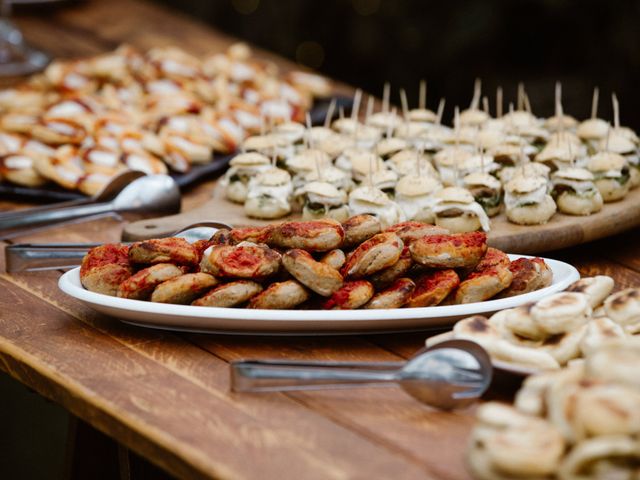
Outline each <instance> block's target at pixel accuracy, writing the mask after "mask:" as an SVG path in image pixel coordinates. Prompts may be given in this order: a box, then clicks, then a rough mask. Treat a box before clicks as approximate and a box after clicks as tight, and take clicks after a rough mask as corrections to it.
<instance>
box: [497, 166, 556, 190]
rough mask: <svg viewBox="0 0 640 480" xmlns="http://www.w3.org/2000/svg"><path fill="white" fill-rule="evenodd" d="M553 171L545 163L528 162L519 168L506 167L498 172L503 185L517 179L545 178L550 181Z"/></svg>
mask: <svg viewBox="0 0 640 480" xmlns="http://www.w3.org/2000/svg"><path fill="white" fill-rule="evenodd" d="M550 174H551V169H550V168H549V167H548V166H546V165H545V164H544V163H538V162H527V163H523V164H522V165H520V166H517V167H504V168H503V169H502V170H500V171H499V172H498V178H499V179H500V181H501V182H502V184H503V185H505V184H507V183H509V182H510V181H511V180H512V179H513V178H515V177H544V178H545V179H547V180H548V179H549V175H550Z"/></svg>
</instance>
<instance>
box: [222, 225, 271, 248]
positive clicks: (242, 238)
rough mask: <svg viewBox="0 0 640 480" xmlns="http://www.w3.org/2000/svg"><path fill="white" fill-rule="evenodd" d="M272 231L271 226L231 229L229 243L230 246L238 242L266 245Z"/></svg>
mask: <svg viewBox="0 0 640 480" xmlns="http://www.w3.org/2000/svg"><path fill="white" fill-rule="evenodd" d="M272 230H273V227H272V226H267V227H244V228H233V229H231V231H230V232H229V241H230V242H231V244H232V245H233V244H238V243H240V242H253V243H268V242H269V238H270V237H271V231H272Z"/></svg>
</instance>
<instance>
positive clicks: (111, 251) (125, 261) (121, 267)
mask: <svg viewBox="0 0 640 480" xmlns="http://www.w3.org/2000/svg"><path fill="white" fill-rule="evenodd" d="M128 253H129V247H127V246H126V245H121V244H114V243H107V244H105V245H101V246H99V247H95V248H92V249H91V250H89V252H88V253H87V254H86V255H85V256H84V258H83V259H82V265H81V266H80V281H81V283H82V286H83V287H84V288H86V289H87V290H89V291H91V292H96V293H103V294H105V295H111V296H115V295H116V294H117V292H118V287H119V286H120V284H121V283H122V282H124V281H125V280H126V279H127V278H129V277H130V276H131V273H132V269H131V266H130V265H129V257H128Z"/></svg>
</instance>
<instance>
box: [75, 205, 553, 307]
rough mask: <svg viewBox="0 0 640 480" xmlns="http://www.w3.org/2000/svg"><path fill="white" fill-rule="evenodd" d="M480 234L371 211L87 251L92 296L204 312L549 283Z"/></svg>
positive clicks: (544, 269)
mask: <svg viewBox="0 0 640 480" xmlns="http://www.w3.org/2000/svg"><path fill="white" fill-rule="evenodd" d="M486 240H487V237H486V234H485V233H484V232H469V233H457V234H450V233H448V231H446V230H444V229H442V228H441V227H436V226H433V225H430V224H426V223H420V222H404V223H400V224H396V225H393V226H391V227H389V228H386V229H385V228H383V227H382V224H381V222H380V220H379V219H378V218H376V217H374V216H371V215H359V216H355V217H352V218H349V219H347V220H346V221H345V222H344V223H342V224H341V223H340V222H338V221H336V220H332V219H324V220H312V221H301V222H284V223H280V224H275V225H270V226H267V227H249V228H234V229H231V230H219V231H217V232H216V233H215V234H214V235H213V237H211V239H209V240H200V241H197V242H195V243H194V244H190V243H188V242H187V241H186V240H184V239H181V238H163V239H155V240H147V241H141V242H136V243H133V244H132V245H131V246H128V245H124V244H106V245H102V246H99V247H96V248H94V249H92V250H91V251H89V253H88V254H87V255H86V256H85V258H84V259H83V261H82V266H81V268H80V280H81V282H82V285H83V286H84V287H85V288H86V289H88V290H90V291H93V292H98V293H102V294H106V295H113V296H118V297H122V298H127V299H133V300H150V301H152V302H159V303H173V304H191V305H195V306H204V307H244V306H246V307H248V308H260V309H294V308H306V309H357V308H370V309H380V308H385V309H386V308H400V307H428V306H434V305H440V304H461V303H472V302H481V301H484V300H488V299H490V298H493V297H496V296H500V297H508V296H514V295H519V294H523V293H527V292H530V291H533V290H536V289H539V288H543V287H545V286H547V285H549V284H550V283H551V281H552V272H551V270H550V269H549V268H548V266H547V265H546V264H545V262H544V260H542V259H539V258H534V259H530V258H520V259H518V260H515V261H513V262H511V261H510V259H509V257H508V256H507V255H506V254H505V253H503V252H501V251H500V250H496V249H494V248H489V247H487V243H486Z"/></svg>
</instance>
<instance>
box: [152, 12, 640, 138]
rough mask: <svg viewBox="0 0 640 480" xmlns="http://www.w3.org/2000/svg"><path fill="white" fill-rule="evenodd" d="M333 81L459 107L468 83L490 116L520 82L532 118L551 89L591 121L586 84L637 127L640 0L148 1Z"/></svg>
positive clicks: (606, 109)
mask: <svg viewBox="0 0 640 480" xmlns="http://www.w3.org/2000/svg"><path fill="white" fill-rule="evenodd" d="M156 1H158V2H160V3H163V4H165V5H169V6H171V7H173V8H176V9H180V10H182V11H184V12H186V13H188V14H191V15H194V16H196V17H198V18H199V19H201V20H202V21H204V22H207V23H209V24H211V25H212V26H214V27H215V28H217V29H220V30H223V31H225V32H227V33H229V34H231V35H233V36H236V37H239V38H242V39H246V40H248V41H250V42H251V43H254V44H256V45H260V46H261V47H264V48H267V49H269V50H272V51H274V52H277V53H279V54H281V55H283V56H285V57H288V58H290V59H293V60H296V61H298V62H299V63H301V64H304V65H307V66H310V67H313V68H316V69H318V70H320V71H321V72H323V73H325V74H327V75H329V76H330V77H333V78H336V79H340V80H343V81H345V82H348V83H350V84H352V85H355V86H359V87H362V88H364V89H365V90H366V91H369V92H373V93H376V94H378V95H379V96H381V95H382V86H383V84H384V82H385V81H390V82H391V84H392V88H393V92H394V96H395V98H394V100H395V102H396V103H397V104H399V103H400V102H399V97H398V88H400V87H404V88H406V89H407V90H408V93H409V101H410V102H411V103H413V104H415V102H417V96H418V83H419V81H420V79H421V78H425V79H427V81H428V85H429V89H428V99H427V103H428V106H429V107H430V108H432V109H434V110H435V108H436V106H437V102H438V98H439V97H442V96H444V97H446V98H447V109H446V118H450V116H451V114H452V112H453V106H454V105H456V104H459V105H461V106H467V105H468V103H469V101H470V99H471V95H472V88H473V80H474V78H475V77H480V78H481V79H482V81H483V93H485V94H488V95H489V98H490V105H491V109H492V112H494V111H495V110H494V109H495V103H494V102H495V100H494V99H495V89H496V87H497V86H498V85H502V87H503V88H504V89H505V111H506V109H507V101H508V100H515V92H516V85H517V83H518V82H519V81H523V82H525V85H526V88H527V92H528V93H529V96H530V98H531V103H532V106H533V110H534V113H536V114H537V115H539V116H548V115H551V114H552V113H553V91H554V82H555V81H556V80H560V81H561V82H562V84H563V104H564V109H565V112H567V113H570V114H572V115H574V116H577V117H579V118H584V117H586V116H588V115H589V112H590V105H591V94H592V91H593V87H594V86H596V85H598V86H599V87H600V113H601V116H603V117H604V118H610V115H611V101H610V94H611V92H612V91H615V92H616V93H617V94H618V98H619V100H620V103H621V117H622V123H623V124H627V125H629V126H632V127H634V128H635V129H636V130H638V129H640V94H639V93H638V88H639V87H640V1H638V0H636V1H619V2H615V1H608V2H607V1H595V0H583V1H578V0H524V1H519V0H487V1H480V0H460V1H458V0H448V1H447V0H445V1H442V0H441V1H419V0H395V1H394V0H342V1H340V0H315V1H314V0H156Z"/></svg>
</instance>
